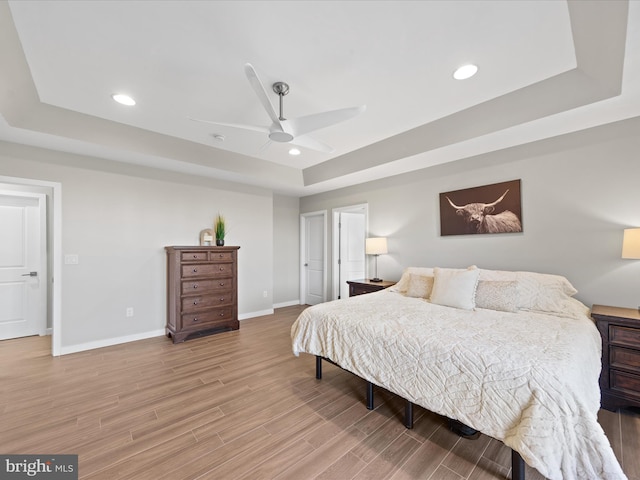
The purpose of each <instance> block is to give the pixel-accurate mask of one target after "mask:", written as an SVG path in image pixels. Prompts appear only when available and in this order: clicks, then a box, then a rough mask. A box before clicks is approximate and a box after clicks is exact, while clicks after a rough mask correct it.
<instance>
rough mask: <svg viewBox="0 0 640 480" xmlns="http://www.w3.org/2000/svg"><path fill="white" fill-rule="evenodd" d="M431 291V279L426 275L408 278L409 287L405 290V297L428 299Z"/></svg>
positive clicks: (413, 275)
mask: <svg viewBox="0 0 640 480" xmlns="http://www.w3.org/2000/svg"><path fill="white" fill-rule="evenodd" d="M432 289H433V277H432V276H427V275H415V274H413V273H411V274H410V276H409V286H408V288H407V293H406V295H407V297H415V298H429V297H430V296H431V290H432Z"/></svg>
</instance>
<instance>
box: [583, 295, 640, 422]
mask: <svg viewBox="0 0 640 480" xmlns="http://www.w3.org/2000/svg"><path fill="white" fill-rule="evenodd" d="M591 316H592V317H593V319H594V320H595V321H596V326H597V327H598V330H599V331H600V336H601V337H602V372H601V373H600V392H601V402H600V403H601V405H602V408H605V409H607V410H612V411H614V410H616V409H617V408H618V407H640V312H639V311H638V310H637V309H634V308H620V307H607V306H604V305H594V306H593V308H592V309H591Z"/></svg>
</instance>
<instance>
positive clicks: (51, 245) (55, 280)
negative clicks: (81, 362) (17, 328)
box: [0, 176, 62, 356]
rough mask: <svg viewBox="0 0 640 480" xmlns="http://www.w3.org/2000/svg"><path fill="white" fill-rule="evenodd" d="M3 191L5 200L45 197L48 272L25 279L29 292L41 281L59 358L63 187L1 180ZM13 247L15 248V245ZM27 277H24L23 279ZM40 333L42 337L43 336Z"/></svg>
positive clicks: (13, 305) (53, 351)
mask: <svg viewBox="0 0 640 480" xmlns="http://www.w3.org/2000/svg"><path fill="white" fill-rule="evenodd" d="M0 189H1V190H2V191H3V193H4V194H5V197H6V196H13V197H20V196H25V195H26V196H27V197H28V196H33V195H34V194H36V196H37V194H41V195H44V196H45V197H46V208H45V213H44V215H41V218H42V217H44V219H45V220H44V221H45V225H46V228H45V231H46V237H45V242H44V245H45V251H44V254H41V258H44V267H43V268H44V270H37V269H36V270H34V269H29V270H28V271H25V272H24V273H26V274H27V276H26V277H25V278H27V281H28V282H30V284H29V287H27V288H33V285H34V284H35V282H36V281H37V282H38V286H39V288H42V290H41V292H42V291H43V290H44V292H45V293H43V295H44V296H45V301H44V305H45V306H44V311H45V313H44V315H45V319H46V324H45V328H46V332H47V333H48V332H51V354H52V355H53V356H59V355H60V354H61V353H62V352H61V350H62V338H61V333H60V332H61V329H62V325H61V323H62V307H61V302H62V273H61V269H62V260H61V259H62V247H61V245H62V185H61V184H60V183H57V182H47V181H43V180H31V179H27V178H18V177H8V176H0ZM7 212H8V210H5V214H6V215H9V216H14V217H15V215H16V214H15V212H14V213H7ZM3 225H4V222H3ZM14 240H15V239H14ZM13 245H14V247H15V243H14V244H13ZM14 253H15V252H14ZM5 255H6V253H5ZM45 270H46V271H45ZM31 272H36V273H37V275H33V276H32V275H31ZM40 272H42V273H40ZM24 273H21V274H20V276H21V278H22V275H23V274H24ZM36 279H37V280H36ZM15 288H17V287H14V291H15ZM15 298H16V297H14V299H13V300H12V301H11V308H12V309H14V311H15V308H16V300H15ZM4 304H5V302H2V305H4ZM8 308H9V307H7V311H8ZM8 316H14V314H13V313H11V314H10V315H8ZM37 333H38V334H40V332H37Z"/></svg>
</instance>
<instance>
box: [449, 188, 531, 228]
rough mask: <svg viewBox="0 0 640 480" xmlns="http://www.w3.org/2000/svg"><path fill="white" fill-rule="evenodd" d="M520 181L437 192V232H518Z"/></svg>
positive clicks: (520, 205) (519, 224)
mask: <svg viewBox="0 0 640 480" xmlns="http://www.w3.org/2000/svg"><path fill="white" fill-rule="evenodd" d="M521 195H522V194H521V181H520V180H510V181H507V182H500V183H493V184H490V185H483V186H479V187H472V188H465V189H462V190H453V191H450V192H443V193H441V194H440V235H441V236H446V235H474V234H495V233H520V232H522V231H523V228H522V198H521Z"/></svg>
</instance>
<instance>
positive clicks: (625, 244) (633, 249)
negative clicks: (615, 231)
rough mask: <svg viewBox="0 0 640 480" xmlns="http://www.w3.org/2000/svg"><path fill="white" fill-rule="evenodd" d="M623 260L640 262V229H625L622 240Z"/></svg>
mask: <svg viewBox="0 0 640 480" xmlns="http://www.w3.org/2000/svg"><path fill="white" fill-rule="evenodd" d="M622 258H634V259H638V260H640V228H625V230H624V237H623V238H622Z"/></svg>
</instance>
